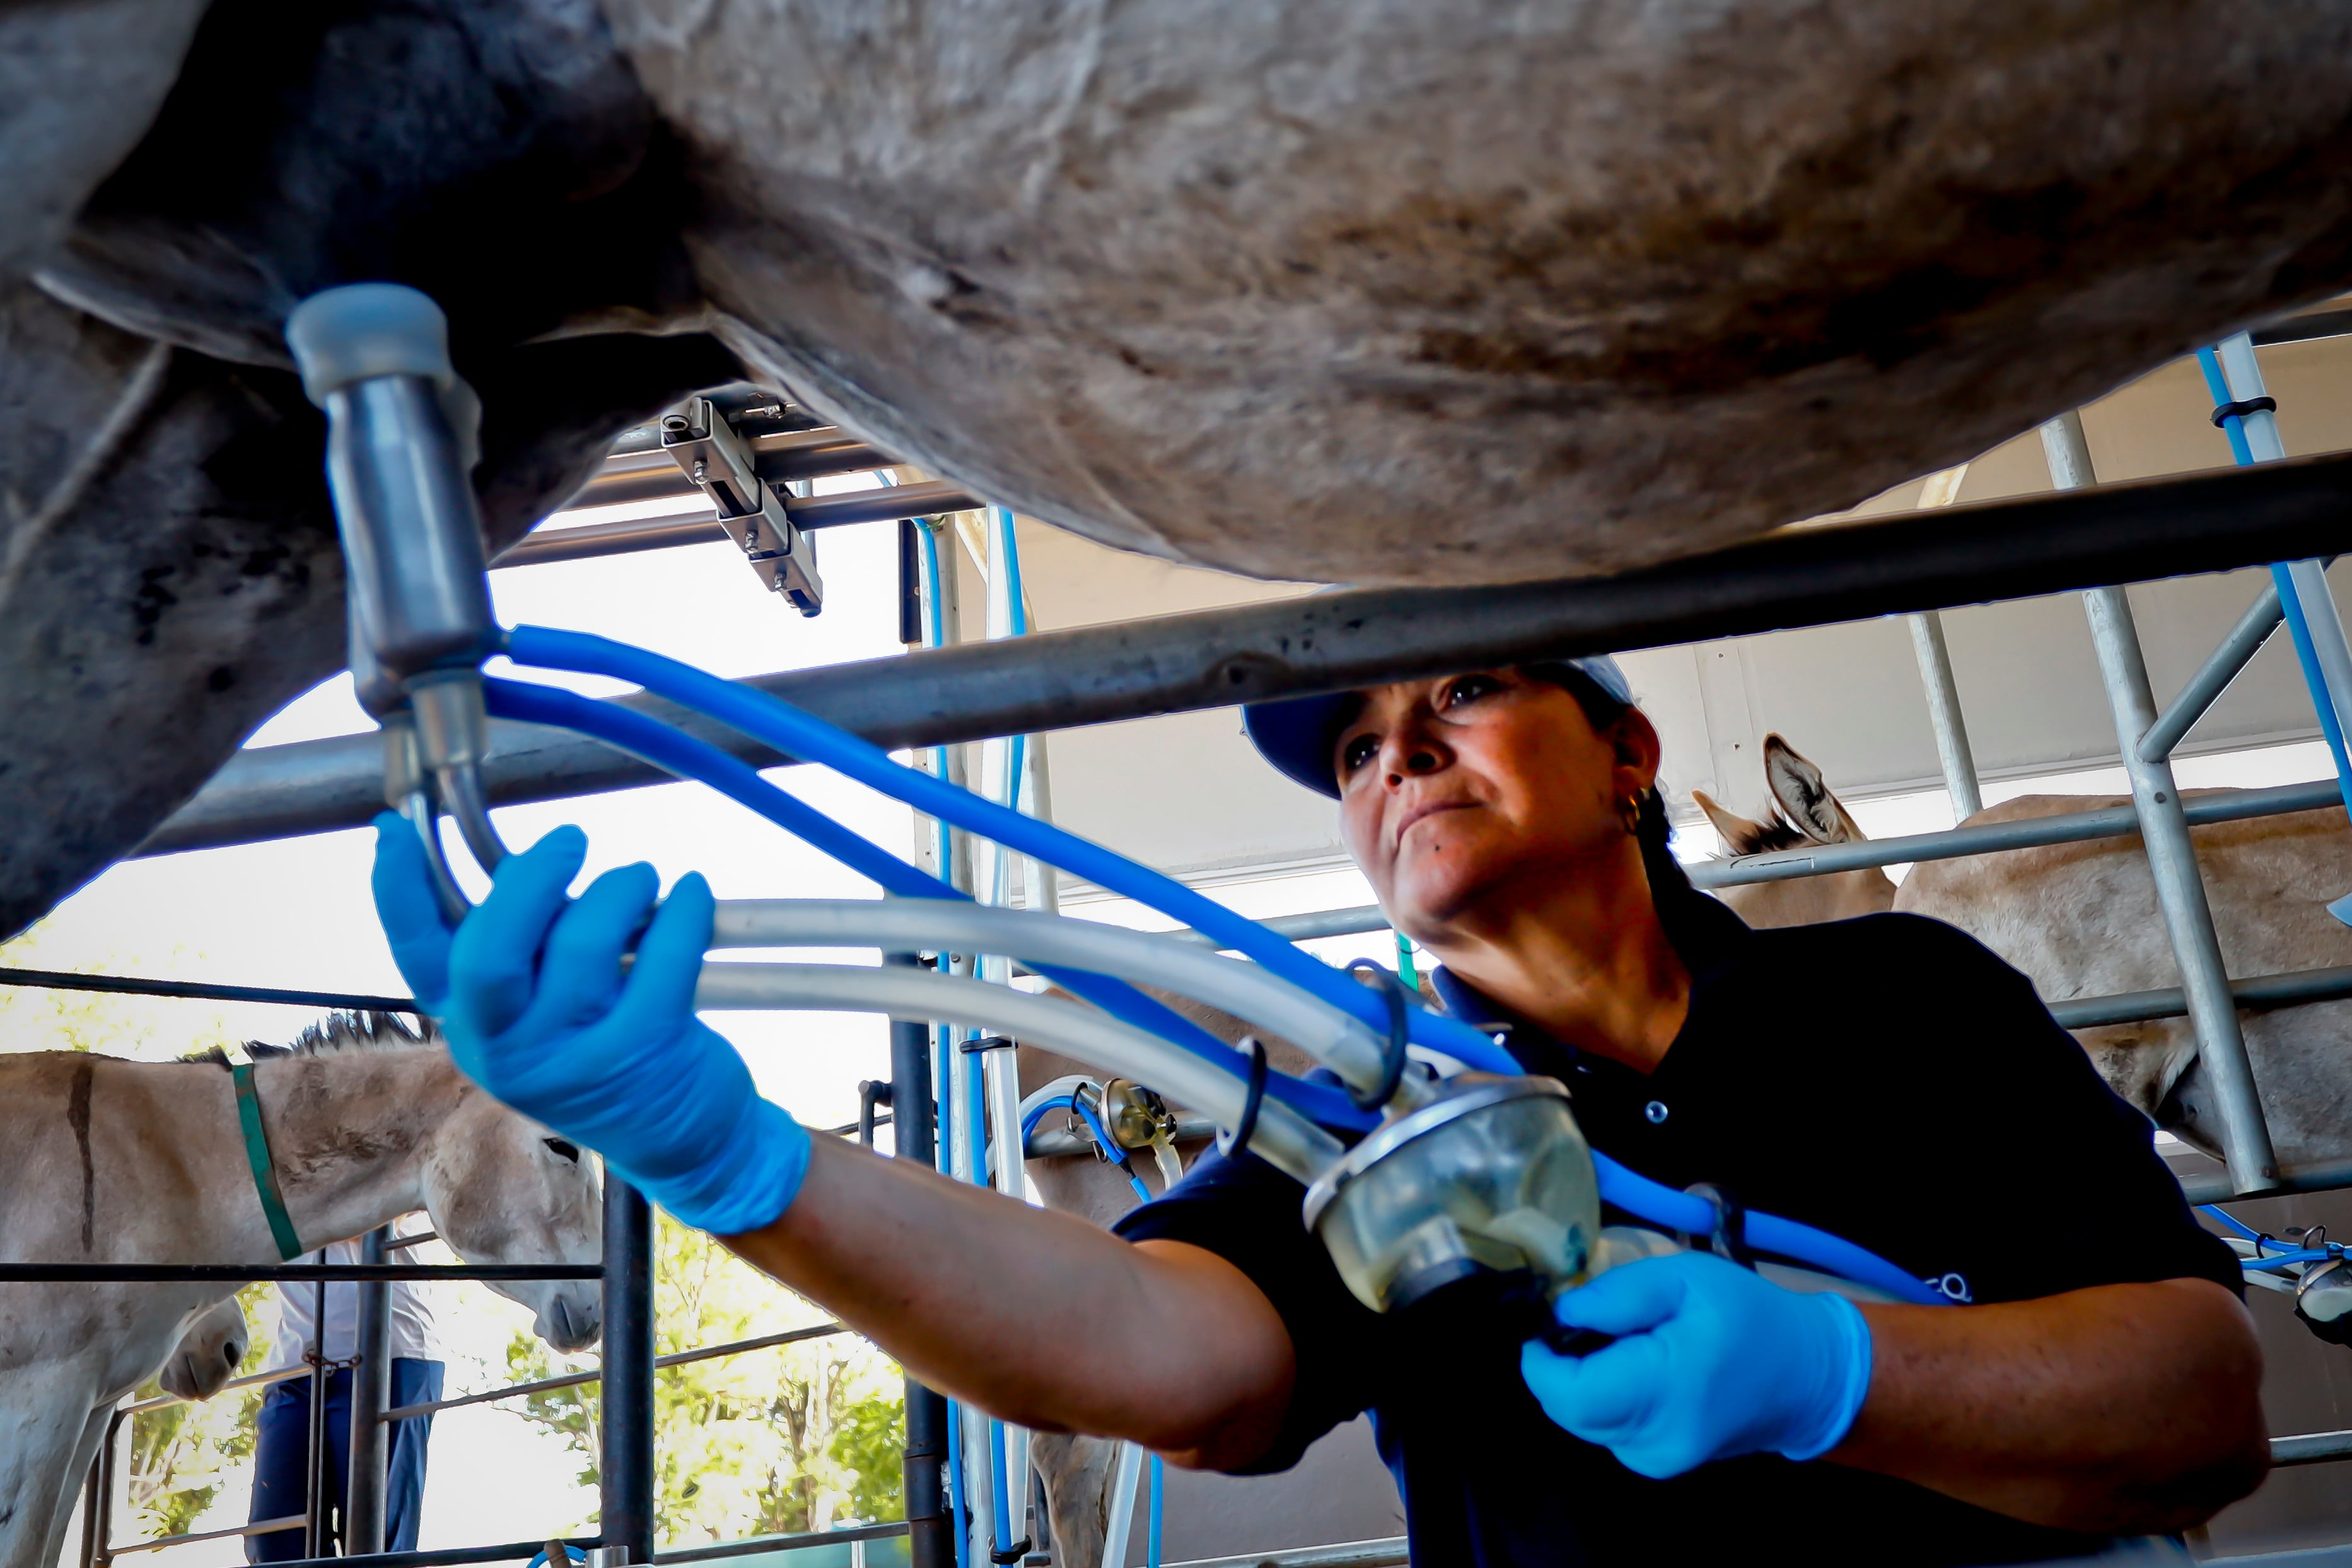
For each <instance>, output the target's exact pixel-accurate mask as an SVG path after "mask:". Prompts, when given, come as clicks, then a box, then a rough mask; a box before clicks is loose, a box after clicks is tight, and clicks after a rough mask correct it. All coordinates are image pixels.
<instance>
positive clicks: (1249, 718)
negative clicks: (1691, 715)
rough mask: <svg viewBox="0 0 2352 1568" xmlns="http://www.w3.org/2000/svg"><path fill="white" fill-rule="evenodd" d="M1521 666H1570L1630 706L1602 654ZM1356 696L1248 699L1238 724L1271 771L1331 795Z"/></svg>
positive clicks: (1626, 690) (1628, 694)
mask: <svg viewBox="0 0 2352 1568" xmlns="http://www.w3.org/2000/svg"><path fill="white" fill-rule="evenodd" d="M1521 667H1522V668H1526V669H1533V670H1544V669H1551V670H1565V671H1573V672H1574V673H1575V674H1580V675H1581V676H1583V677H1584V678H1585V679H1586V680H1588V681H1590V682H1591V683H1592V684H1593V685H1594V686H1596V687H1598V688H1599V689H1600V692H1601V695H1603V696H1606V697H1609V698H1611V699H1612V700H1613V701H1615V702H1617V703H1620V704H1622V706H1626V707H1632V706H1633V687H1632V686H1631V685H1628V684H1627V683H1626V680H1625V672H1624V671H1622V670H1621V669H1619V668H1618V667H1617V661H1616V660H1614V659H1612V658H1611V657H1610V656H1609V655H1608V654H1606V653H1595V654H1593V655H1592V656H1591V657H1590V658H1585V659H1542V660H1535V661H1531V662H1530V663H1529V664H1526V665H1523V666H1521ZM1360 695H1361V694H1360V693H1356V692H1333V693H1331V694H1330V695H1328V696H1319V697H1285V698H1282V699H1280V700H1279V701H1276V702H1265V703H1251V704H1250V705H1249V706H1246V707H1244V708H1243V709H1242V727H1243V728H1244V729H1246V730H1248V731H1249V737H1250V741H1251V743H1252V744H1253V745H1255V747H1257V754H1258V755H1259V756H1260V757H1263V758H1265V759H1266V760H1267V761H1268V762H1270V763H1272V764H1273V765H1274V769H1275V771H1276V772H1277V773H1279V774H1281V775H1282V776H1283V777H1284V778H1286V779H1291V780H1293V781H1294V782H1296V783H1299V784H1304V785H1306V786H1307V788H1308V789H1312V790H1314V791H1315V792H1316V793H1317V794H1318V795H1328V796H1330V797H1331V799H1333V800H1338V799H1339V774H1338V772H1337V771H1336V770H1335V769H1334V768H1333V767H1332V765H1331V743H1332V742H1333V741H1334V740H1336V739H1338V738H1339V727H1340V726H1342V725H1343V724H1345V723H1347V721H1348V720H1349V718H1351V717H1352V716H1354V714H1355V709H1356V702H1357V699H1358V697H1359V696H1360Z"/></svg>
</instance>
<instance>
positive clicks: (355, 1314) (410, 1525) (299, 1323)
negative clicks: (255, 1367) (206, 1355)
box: [245, 1241, 445, 1563]
mask: <svg viewBox="0 0 2352 1568" xmlns="http://www.w3.org/2000/svg"><path fill="white" fill-rule="evenodd" d="M318 1258H319V1254H318V1253H315V1252H312V1253H307V1254H305V1255H304V1256H303V1257H302V1258H299V1259H297V1260H296V1261H297V1262H315V1261H317V1260H318ZM326 1259H327V1261H328V1262H331V1263H357V1262H359V1261H360V1249H359V1243H357V1242H355V1241H338V1242H335V1243H333V1244H332V1245H331V1246H329V1247H328V1248H327V1249H326ZM430 1289H431V1287H430V1286H427V1285H423V1284H419V1283H416V1282H415V1281H406V1280H402V1281H394V1284H393V1287H392V1354H393V1359H392V1403H391V1406H390V1407H391V1408H394V1409H397V1408H398V1407H399V1406H403V1405H425V1404H430V1403H431V1402H432V1401H434V1400H436V1399H438V1398H440V1397H441V1385H442V1374H443V1371H444V1368H445V1364H444V1363H443V1361H442V1360H441V1355H440V1346H439V1344H438V1343H437V1342H436V1339H435V1336H434V1332H433V1308H432V1305H431V1301H430V1299H429V1297H428V1295H427V1291H430ZM318 1300H319V1288H318V1287H317V1286H316V1285H304V1284H299V1283H297V1284H281V1285H279V1286H278V1333H277V1337H276V1340H275V1341H274V1343H272V1345H271V1347H270V1353H269V1361H268V1366H267V1367H266V1368H265V1370H268V1371H276V1370H278V1369H279V1368H281V1367H289V1366H299V1365H301V1364H302V1358H303V1357H304V1356H305V1355H307V1354H309V1353H310V1342H311V1337H312V1333H313V1328H314V1324H315V1322H316V1318H317V1305H318ZM326 1328H327V1332H326V1337H325V1339H324V1341H323V1342H322V1343H321V1345H320V1354H322V1355H323V1356H324V1357H325V1358H326V1359H327V1360H328V1361H330V1362H345V1363H348V1362H349V1361H350V1360H351V1359H352V1354H353V1353H354V1352H355V1350H356V1349H357V1347H358V1343H359V1287H358V1286H357V1285H355V1284H350V1283H337V1284H330V1285H328V1286H327V1324H326ZM257 1427H258V1431H257V1437H256V1440H255V1444H254V1462H253V1506H252V1509H251V1511H250V1512H248V1513H247V1516H246V1517H247V1520H248V1521H252V1522H258V1521H262V1520H265V1519H286V1518H294V1517H299V1516H300V1515H301V1513H302V1511H303V1507H304V1500H305V1496H306V1489H307V1486H308V1480H309V1474H310V1379H308V1378H303V1377H298V1378H289V1380H287V1381H286V1382H284V1383H275V1384H272V1385H270V1386H269V1389H268V1393H267V1394H266V1395H264V1396H263V1397H262V1401H261V1415H260V1417H259V1419H258V1421H257ZM351 1432H352V1368H351V1367H350V1366H349V1365H342V1366H338V1367H336V1368H335V1371H334V1375H333V1376H332V1377H331V1379H330V1380H329V1382H328V1385H327V1453H328V1457H327V1476H326V1482H327V1495H326V1503H327V1506H328V1508H329V1509H330V1510H331V1512H330V1514H329V1516H328V1522H329V1524H330V1526H331V1530H332V1531H333V1533H334V1535H335V1537H336V1538H340V1534H341V1518H342V1506H343V1492H344V1490H345V1488H346V1486H347V1485H348V1484H349V1480H350V1476H351V1453H352V1448H351ZM432 1437H433V1417H432V1416H409V1417H408V1418H407V1419H405V1420H401V1421H395V1422H394V1423H392V1430H391V1433H390V1440H389V1442H388V1443H387V1444H386V1445H385V1448H386V1460H387V1463H386V1466H385V1477H384V1494H383V1545H384V1550H385V1551H387V1552H413V1551H415V1549H416V1531H417V1525H418V1523H419V1521H420V1520H421V1518H422V1515H423V1510H424V1503H425V1445H426V1444H427V1443H429V1442H430V1441H431V1440H432ZM303 1555H305V1553H304V1551H303V1531H302V1527H301V1525H299V1524H296V1525H293V1526H291V1527H289V1528H288V1529H284V1530H273V1531H268V1533H266V1534H261V1535H248V1536H247V1537H246V1538H245V1560H246V1561H247V1562H248V1563H287V1562H292V1561H294V1560H295V1559H297V1558H299V1557H301V1556H303Z"/></svg>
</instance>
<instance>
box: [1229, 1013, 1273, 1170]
mask: <svg viewBox="0 0 2352 1568" xmlns="http://www.w3.org/2000/svg"><path fill="white" fill-rule="evenodd" d="M1242 1046H1243V1049H1244V1050H1246V1051H1248V1052H1249V1059H1250V1064H1249V1078H1248V1080H1247V1082H1246V1084H1245V1086H1244V1089H1243V1091H1242V1113H1241V1116H1240V1118H1239V1119H1238V1120H1236V1121H1235V1122H1234V1130H1233V1131H1232V1132H1231V1133H1220V1134H1217V1153H1219V1154H1221V1155H1224V1156H1225V1157H1226V1158H1227V1159H1232V1158H1233V1157H1234V1156H1235V1155H1239V1154H1242V1153H1244V1152H1246V1151H1247V1150H1248V1148H1249V1141H1250V1134H1252V1133H1255V1132H1256V1131H1257V1113H1258V1107H1259V1106H1261V1105H1264V1104H1265V1065H1266V1064H1265V1045H1264V1044H1263V1043H1261V1042H1260V1040H1258V1038H1257V1036H1255V1035H1254V1034H1245V1035H1244V1036H1242Z"/></svg>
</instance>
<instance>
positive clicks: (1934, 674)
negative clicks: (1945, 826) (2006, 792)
mask: <svg viewBox="0 0 2352 1568" xmlns="http://www.w3.org/2000/svg"><path fill="white" fill-rule="evenodd" d="M1904 620H1905V621H1906V622H1908V623H1909V625H1910V628H1911V652H1912V653H1913V655H1914V656H1915V657H1916V658H1917V660H1918V661H1919V684H1920V685H1921V686H1923V687H1925V688H1926V689H1927V723H1928V726H1929V727H1931V728H1932V729H1934V731H1935V732H1936V758H1937V761H1938V762H1940V763H1941V764H1942V765H1943V768H1944V789H1945V791H1946V792H1947V793H1948V794H1949V795H1950V796H1951V798H1952V820H1953V821H1956V822H1965V821H1968V820H1969V818H1970V817H1973V816H1975V815H1976V814H1977V813H1978V812H1979V811H1981V810H1984V797H1983V796H1982V795H1981V794H1979V792H1978V789H1977V759H1976V756H1975V754H1974V753H1973V752H1971V751H1970V750H1969V725H1968V720H1967V718H1966V717H1965V716H1963V715H1962V714H1961V712H1960V687H1959V683H1958V681H1956V680H1955V679H1954V678H1953V676H1952V653H1951V649H1950V648H1949V647H1948V646H1947V645H1946V643H1945V642H1944V617H1943V615H1942V614H1941V613H1940V612H1937V611H1934V610H1923V611H1921V612H1918V613H1917V614H1916V615H1906V616H1905V617H1904Z"/></svg>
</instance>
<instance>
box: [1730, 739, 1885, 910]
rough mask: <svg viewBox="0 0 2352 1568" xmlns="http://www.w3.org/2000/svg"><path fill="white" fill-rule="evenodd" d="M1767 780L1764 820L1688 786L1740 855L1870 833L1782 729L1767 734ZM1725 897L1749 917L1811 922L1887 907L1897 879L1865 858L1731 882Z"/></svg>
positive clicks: (1860, 837) (1846, 839)
mask: <svg viewBox="0 0 2352 1568" xmlns="http://www.w3.org/2000/svg"><path fill="white" fill-rule="evenodd" d="M1764 783H1765V787H1766V788H1767V789H1769V790H1770V791H1771V793H1772V818H1771V820H1770V821H1765V822H1758V821H1750V820H1749V819H1748V818H1746V817H1743V816H1740V815H1739V814H1738V812H1736V811H1728V810H1725V809H1724V808H1723V807H1721V806H1719V805H1717V804H1716V803H1715V801H1713V800H1709V799H1708V798H1707V796H1706V791H1704V790H1700V789H1694V790H1692V791H1691V799H1692V800H1696V801H1697V802H1698V808H1699V810H1702V811H1705V812H1706V817H1707V821H1710V822H1713V823H1714V824H1715V831H1717V832H1718V833H1720V834H1722V835H1723V843H1724V847H1725V848H1726V849H1727V850H1729V851H1730V852H1732V854H1734V855H1735V856H1738V855H1753V854H1763V853H1766V852H1769V851H1773V850H1790V849H1796V848H1799V847H1801V846H1802V845H1805V844H1843V843H1852V842H1856V841H1861V840H1863V839H1865V838H1868V837H1869V836H1870V835H1868V834H1867V833H1864V831H1862V827H1861V824H1859V823H1857V822H1856V821H1854V820H1853V813H1851V812H1849V811H1848V810H1846V809H1845V806H1844V803H1843V802H1842V801H1840V800H1838V798H1837V796H1836V795H1835V794H1834V793H1832V790H1831V789H1830V787H1829V784H1828V782H1827V781H1826V780H1825V779H1822V770H1821V769H1820V768H1817V767H1815V766H1814V765H1813V763H1812V762H1811V760H1810V759H1809V758H1806V757H1805V756H1803V755H1802V754H1801V753H1800V752H1799V751H1798V750H1797V749H1796V748H1795V747H1792V746H1790V744H1789V743H1788V742H1787V741H1785V740H1783V739H1781V738H1780V737H1779V736H1777V735H1768V736H1766V737H1764ZM1722 897H1723V901H1724V902H1725V903H1726V904H1729V905H1731V907H1732V908H1733V909H1735V910H1737V911H1738V913H1739V917H1740V918H1741V919H1743V920H1745V921H1747V922H1748V925H1812V924H1814V923H1816V922H1818V921H1823V920H1847V919H1851V918H1853V916H1855V915H1876V914H1879V913H1881V912H1883V911H1885V910H1886V909H1888V908H1890V907H1891V906H1892V905H1893V904H1894V903H1895V883H1894V881H1893V880H1892V879H1891V878H1889V877H1888V876H1887V874H1886V873H1885V872H1884V871H1881V870H1879V869H1878V868H1877V867H1875V866H1867V867H1864V868H1863V869H1861V870H1859V871H1848V872H1833V873H1830V874H1829V875H1827V876H1813V877H1802V878H1800V879H1798V880H1796V881H1792V882H1768V883H1756V884H1753V885H1751V886H1748V887H1729V888H1726V889H1724V890H1723V894H1722Z"/></svg>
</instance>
